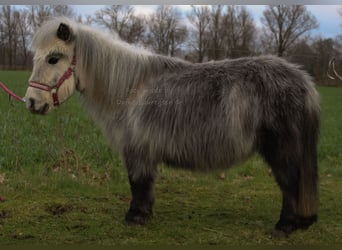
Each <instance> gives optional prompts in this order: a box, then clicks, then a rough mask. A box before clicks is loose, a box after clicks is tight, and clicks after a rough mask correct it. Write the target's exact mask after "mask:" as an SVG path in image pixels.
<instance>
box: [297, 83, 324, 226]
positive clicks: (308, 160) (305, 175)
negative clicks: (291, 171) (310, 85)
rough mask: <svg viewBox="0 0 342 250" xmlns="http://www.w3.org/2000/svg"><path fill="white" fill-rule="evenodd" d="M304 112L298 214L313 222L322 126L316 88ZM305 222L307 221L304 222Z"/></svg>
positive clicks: (317, 200)
mask: <svg viewBox="0 0 342 250" xmlns="http://www.w3.org/2000/svg"><path fill="white" fill-rule="evenodd" d="M309 93H310V94H311V95H310V96H309V97H308V100H309V101H308V102H307V103H306V107H305V111H304V114H303V127H302V128H303V131H302V150H303V151H302V164H301V167H300V170H299V187H298V191H299V192H298V203H297V214H298V215H299V216H300V217H301V218H302V219H305V220H310V222H309V221H308V223H310V224H311V223H312V222H313V221H316V220H317V212H318V203H319V198H318V196H319V195H318V166H317V143H318V136H319V127H320V109H319V100H318V94H317V92H316V90H314V89H312V90H311V91H310V92H309ZM304 224H305V223H304Z"/></svg>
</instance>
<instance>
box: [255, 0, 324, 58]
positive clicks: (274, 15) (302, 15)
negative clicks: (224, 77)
mask: <svg viewBox="0 0 342 250" xmlns="http://www.w3.org/2000/svg"><path fill="white" fill-rule="evenodd" d="M261 22H262V23H263V25H264V40H267V41H272V45H273V46H274V47H275V50H276V52H277V54H278V56H283V54H284V52H285V51H286V50H287V49H289V48H290V47H291V46H292V45H293V44H295V42H296V41H297V40H298V39H299V38H300V37H301V36H302V35H303V34H305V33H307V32H308V31H310V30H312V29H315V28H317V27H318V23H317V20H316V18H315V17H314V16H313V15H312V14H311V13H310V12H309V11H308V10H307V9H306V7H305V6H303V5H277V6H275V5H270V6H268V7H267V8H266V10H265V11H264V12H263V17H262V18H261ZM270 45H271V44H268V45H266V46H270Z"/></svg>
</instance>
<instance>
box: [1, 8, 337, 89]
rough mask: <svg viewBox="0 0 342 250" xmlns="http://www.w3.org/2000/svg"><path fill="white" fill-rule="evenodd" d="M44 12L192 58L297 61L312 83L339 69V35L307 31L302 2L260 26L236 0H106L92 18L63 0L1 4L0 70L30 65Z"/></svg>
mask: <svg viewBox="0 0 342 250" xmlns="http://www.w3.org/2000/svg"><path fill="white" fill-rule="evenodd" d="M341 15H342V14H341ZM50 16H67V17H70V18H73V19H75V20H76V21H77V22H81V23H86V24H89V25H95V26H100V27H102V28H104V29H106V30H108V31H109V32H116V33H117V34H118V35H119V36H120V37H121V39H123V40H125V41H127V42H128V43H131V44H134V45H135V46H138V47H143V48H146V49H148V50H150V51H153V52H156V53H160V54H164V55H169V56H177V57H181V58H184V59H185V60H189V61H192V62H205V61H211V60H220V59H224V58H238V57H243V56H255V55H261V54H274V55H277V56H280V57H284V58H286V59H287V60H289V61H292V62H295V63H297V64H300V65H302V66H303V68H304V69H306V70H307V71H308V72H309V73H310V74H311V75H312V76H313V77H314V78H315V80H316V82H317V83H319V84H333V85H337V84H341V82H339V80H336V79H335V80H332V79H330V78H329V77H328V76H327V71H328V65H329V61H330V59H332V58H335V59H336V62H337V64H336V68H337V69H342V67H341V66H342V64H341V58H342V55H341V48H342V36H336V37H333V38H323V37H319V36H316V37H312V36H311V35H310V31H311V30H313V29H316V28H317V27H318V26H319V23H318V21H317V19H316V18H315V16H313V15H312V14H311V13H310V12H309V11H308V10H307V8H306V7H305V6H304V5H269V6H266V7H265V10H264V11H263V15H262V17H261V19H260V22H261V24H262V27H261V28H260V27H257V25H256V20H254V19H253V16H252V14H251V12H250V11H249V10H248V8H247V7H246V6H237V5H210V6H209V5H204V6H203V5H202V6H191V10H190V11H187V12H186V13H184V12H182V11H180V9H179V8H178V7H177V6H171V5H160V6H157V7H156V8H155V10H154V11H153V12H152V13H150V14H148V15H137V14H136V10H135V7H134V6H128V5H111V6H104V7H103V8H102V9H100V10H98V11H96V12H95V14H94V15H93V16H82V15H76V12H75V11H74V9H73V8H72V6H70V5H30V6H24V7H20V8H19V7H17V6H10V5H3V6H1V9H0V55H1V56H0V69H30V68H31V67H32V52H31V51H30V41H31V39H32V34H33V33H34V31H35V30H36V29H37V28H38V27H39V26H41V24H42V23H43V22H44V20H46V19H47V18H48V17H50ZM341 71H342V70H341Z"/></svg>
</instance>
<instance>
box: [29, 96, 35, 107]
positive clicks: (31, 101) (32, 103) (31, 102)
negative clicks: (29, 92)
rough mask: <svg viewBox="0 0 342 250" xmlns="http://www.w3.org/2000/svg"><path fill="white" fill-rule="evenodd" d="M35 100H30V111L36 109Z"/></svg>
mask: <svg viewBox="0 0 342 250" xmlns="http://www.w3.org/2000/svg"><path fill="white" fill-rule="evenodd" d="M34 103H35V101H34V99H33V98H29V104H30V109H34Z"/></svg>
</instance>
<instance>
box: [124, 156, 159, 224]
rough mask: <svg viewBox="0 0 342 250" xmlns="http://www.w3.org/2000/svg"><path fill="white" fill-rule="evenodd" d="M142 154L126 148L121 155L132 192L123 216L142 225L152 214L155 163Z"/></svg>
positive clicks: (127, 220)
mask: <svg viewBox="0 0 342 250" xmlns="http://www.w3.org/2000/svg"><path fill="white" fill-rule="evenodd" d="M142 155H143V154H137V153H135V150H127V149H126V150H125V152H124V155H123V156H124V162H125V165H126V168H127V170H128V178H129V183H130V186H131V193H132V199H131V203H130V207H129V210H128V211H127V213H126V216H125V220H126V222H127V223H129V224H141V225H144V224H146V223H147V222H148V220H149V219H150V218H151V216H152V207H153V204H154V181H155V177H156V164H152V163H151V162H150V161H149V160H147V159H146V158H145V157H146V155H145V156H144V157H143V156H142Z"/></svg>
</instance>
